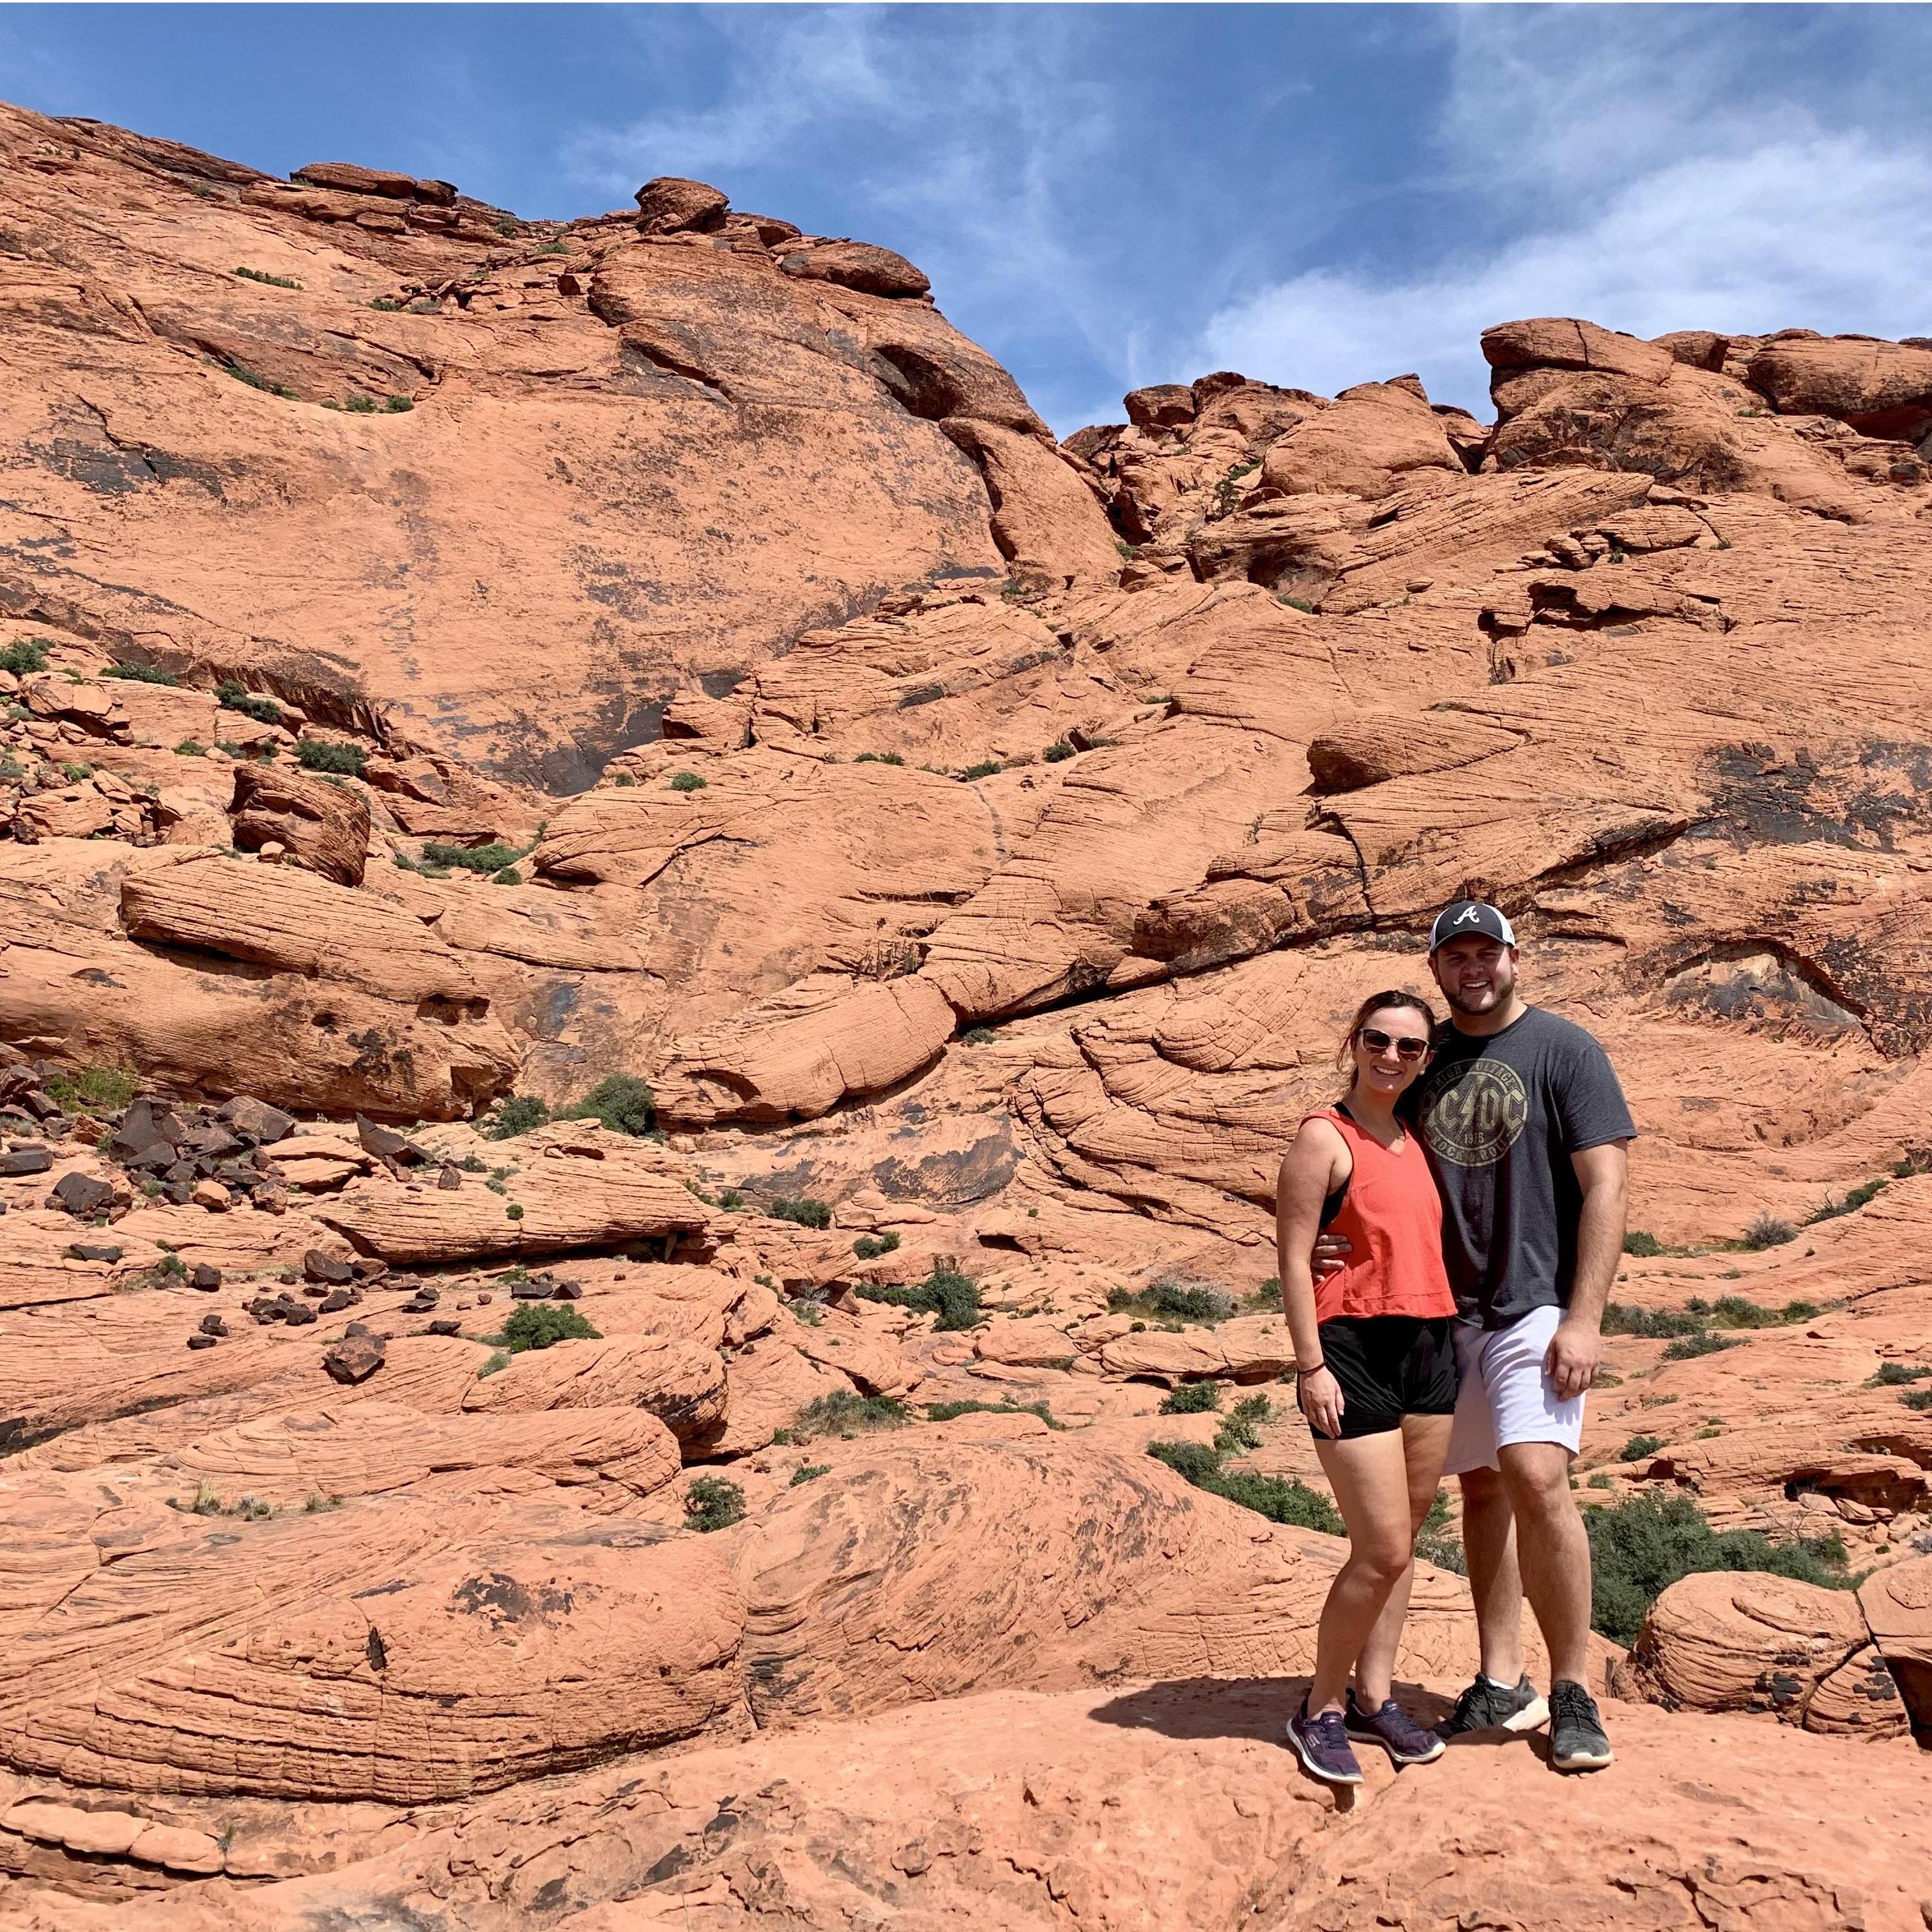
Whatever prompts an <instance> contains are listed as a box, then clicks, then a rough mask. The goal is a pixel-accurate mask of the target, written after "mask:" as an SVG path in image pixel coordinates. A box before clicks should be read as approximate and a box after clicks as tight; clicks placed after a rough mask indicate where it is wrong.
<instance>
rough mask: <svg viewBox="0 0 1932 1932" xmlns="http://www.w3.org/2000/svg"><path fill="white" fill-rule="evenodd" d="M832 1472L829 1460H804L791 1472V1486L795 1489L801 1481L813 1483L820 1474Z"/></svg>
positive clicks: (827, 1474)
mask: <svg viewBox="0 0 1932 1932" xmlns="http://www.w3.org/2000/svg"><path fill="white" fill-rule="evenodd" d="M831 1473H832V1465H831V1464H830V1463H805V1464H803V1465H802V1466H800V1467H799V1468H798V1469H794V1470H793V1472H791V1486H792V1487H793V1489H796V1488H797V1487H798V1486H799V1484H801V1483H815V1482H817V1480H818V1479H819V1478H820V1476H829V1475H831Z"/></svg>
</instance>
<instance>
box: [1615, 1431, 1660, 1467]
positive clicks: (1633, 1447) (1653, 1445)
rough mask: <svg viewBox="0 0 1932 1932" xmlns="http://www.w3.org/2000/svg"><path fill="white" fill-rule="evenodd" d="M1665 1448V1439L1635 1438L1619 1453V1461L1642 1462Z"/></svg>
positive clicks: (1653, 1437)
mask: <svg viewBox="0 0 1932 1932" xmlns="http://www.w3.org/2000/svg"><path fill="white" fill-rule="evenodd" d="M1663 1447H1664V1438H1663V1437H1662V1436H1632V1437H1631V1439H1630V1440H1629V1441H1628V1442H1626V1443H1625V1445H1624V1446H1623V1447H1622V1448H1621V1449H1619V1451H1617V1460H1618V1461H1619V1463H1641V1462H1643V1461H1645V1460H1646V1459H1648V1458H1649V1457H1652V1456H1655V1454H1657V1452H1658V1451H1659V1450H1660V1449H1661V1448H1663Z"/></svg>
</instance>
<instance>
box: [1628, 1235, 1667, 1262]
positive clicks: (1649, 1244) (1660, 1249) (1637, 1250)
mask: <svg viewBox="0 0 1932 1932" xmlns="http://www.w3.org/2000/svg"><path fill="white" fill-rule="evenodd" d="M1624 1253H1625V1254H1627V1255H1635V1256H1637V1257H1638V1258H1639V1259H1643V1260H1647V1259H1649V1258H1650V1257H1651V1256H1653V1255H1661V1254H1662V1253H1664V1244H1663V1243H1662V1242H1661V1241H1659V1240H1658V1238H1657V1237H1656V1236H1655V1235H1647V1234H1646V1233H1645V1232H1644V1231H1643V1229H1641V1228H1633V1229H1631V1231H1630V1232H1629V1233H1628V1234H1627V1235H1625V1237H1624Z"/></svg>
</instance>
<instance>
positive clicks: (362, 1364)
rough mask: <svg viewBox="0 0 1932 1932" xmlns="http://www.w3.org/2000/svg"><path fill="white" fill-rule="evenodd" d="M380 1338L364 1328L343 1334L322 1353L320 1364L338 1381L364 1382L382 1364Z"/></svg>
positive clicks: (381, 1341) (381, 1342)
mask: <svg viewBox="0 0 1932 1932" xmlns="http://www.w3.org/2000/svg"><path fill="white" fill-rule="evenodd" d="M322 1366H323V1367H324V1368H325V1369H326V1370H328V1371H329V1373H330V1374H331V1375H332V1376H334V1377H335V1379H336V1380H337V1381H338V1382H367V1381H368V1379H369V1378H370V1377H371V1376H373V1375H374V1373H376V1371H377V1370H378V1369H380V1367H382V1366H383V1338H382V1337H380V1335H372V1334H369V1333H368V1331H367V1330H365V1331H363V1332H362V1334H359V1335H345V1336H344V1337H343V1338H342V1340H341V1341H339V1342H338V1343H336V1344H335V1346H334V1347H333V1348H332V1349H329V1350H327V1351H326V1352H325V1353H324V1355H323V1358H322Z"/></svg>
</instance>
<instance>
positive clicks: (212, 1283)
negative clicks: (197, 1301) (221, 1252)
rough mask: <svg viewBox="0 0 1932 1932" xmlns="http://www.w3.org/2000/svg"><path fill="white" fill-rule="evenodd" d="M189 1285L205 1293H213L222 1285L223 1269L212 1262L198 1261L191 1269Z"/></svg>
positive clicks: (188, 1279) (188, 1278)
mask: <svg viewBox="0 0 1932 1932" xmlns="http://www.w3.org/2000/svg"><path fill="white" fill-rule="evenodd" d="M187 1285H188V1286H189V1287H190V1288H198V1289H200V1290H201V1292H202V1294H203V1295H212V1294H213V1293H214V1291H215V1290H216V1289H217V1288H219V1287H220V1286H221V1271H220V1269H219V1268H217V1267H216V1266H215V1265H214V1263H213V1262H196V1263H195V1265H194V1266H193V1268H192V1269H190V1271H189V1273H188V1277H187Z"/></svg>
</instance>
